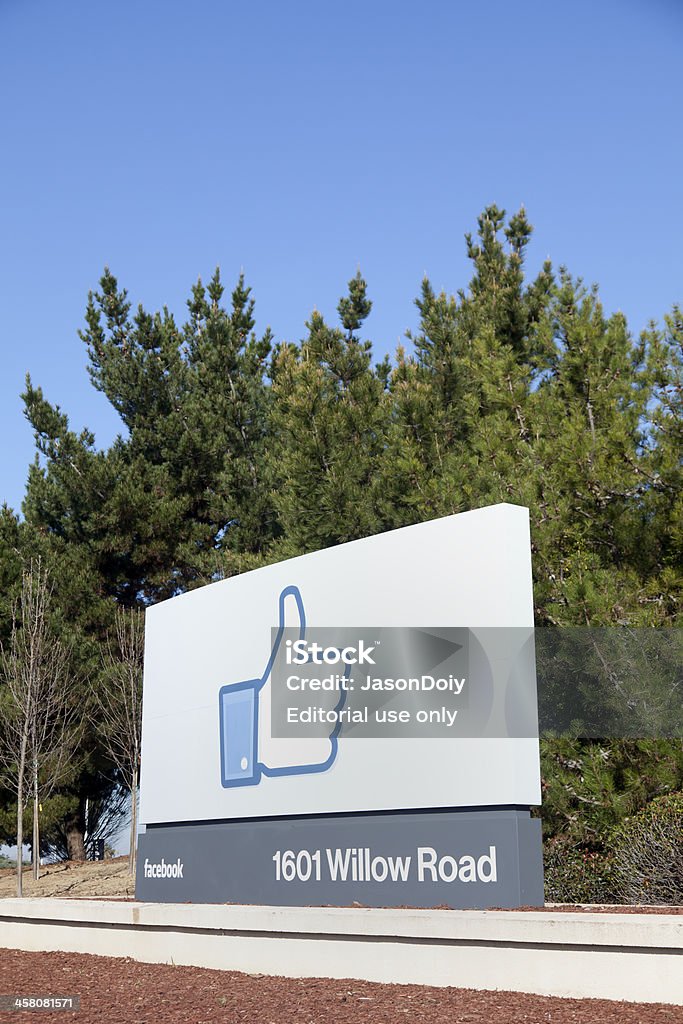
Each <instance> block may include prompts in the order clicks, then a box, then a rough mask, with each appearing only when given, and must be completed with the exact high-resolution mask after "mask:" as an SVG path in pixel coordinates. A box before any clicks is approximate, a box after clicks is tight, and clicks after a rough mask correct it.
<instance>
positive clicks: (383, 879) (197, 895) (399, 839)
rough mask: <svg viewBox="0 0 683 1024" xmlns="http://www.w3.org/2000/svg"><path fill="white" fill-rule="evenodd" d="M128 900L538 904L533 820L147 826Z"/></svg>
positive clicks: (520, 816)
mask: <svg viewBox="0 0 683 1024" xmlns="http://www.w3.org/2000/svg"><path fill="white" fill-rule="evenodd" d="M135 894H136V897H137V898H138V899H139V900H143V901H145V902H152V903H186V902H191V903H241V904H259V905H265V906H337V907H344V906H352V905H358V904H360V905H362V906H367V907H453V908H461V909H469V908H476V907H480V908H487V907H488V908H492V907H505V908H511V907H521V906H542V905H543V858H542V846H541V823H540V821H538V820H536V819H532V818H531V817H530V814H529V811H528V810H525V809H519V808H496V809H493V808H491V809H487V808H481V809H476V810H446V811H404V812H396V813H394V812H392V813H382V814H358V815H331V816H320V817H311V818H303V817H302V818H287V819H258V820H246V821H245V820H240V821H227V822H197V823H196V824H183V825H155V826H148V827H147V830H146V832H145V833H143V834H142V835H141V836H140V837H139V846H138V862H137V878H136V885H135Z"/></svg>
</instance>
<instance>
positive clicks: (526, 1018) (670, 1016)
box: [0, 950, 683, 1024]
mask: <svg viewBox="0 0 683 1024" xmlns="http://www.w3.org/2000/svg"><path fill="white" fill-rule="evenodd" d="M0 994H1V995H27V996H31V995H32V996H39V995H53V996H57V995H59V996H66V995H78V996H80V999H81V1008H80V1010H79V1011H77V1012H68V1011H62V1012H57V1013H54V1012H50V1011H40V1012H35V1011H34V1012H31V1011H16V1012H10V1013H0V1020H2V1021H10V1020H11V1021H14V1022H17V1024H18V1022H20V1021H22V1020H26V1018H29V1019H33V1020H37V1021H39V1022H41V1024H50V1022H53V1021H54V1022H61V1024H66V1022H67V1021H68V1020H73V1021H74V1022H75V1024H159V1022H163V1024H176V1022H181V1021H183V1022H192V1024H213V1022H225V1024H352V1022H353V1024H396V1022H397V1021H399V1022H400V1021H411V1022H412V1021H416V1022H418V1024H465V1022H467V1024H476V1022H480V1024H484V1022H491V1024H522V1022H523V1024H547V1022H551V1024H608V1022H610V1024H611V1022H615V1024H616V1022H619V1024H660V1022H661V1024H664V1022H667V1024H668V1022H671V1024H673V1022H676V1024H683V1007H675V1006H664V1005H660V1004H642V1003H621V1002H610V1001H607V1000H603V999H555V998H550V997H548V996H530V995H523V994H521V993H518V992H475V991H472V990H470V989H456V988H429V987H427V986H425V985H378V984H375V983H371V982H364V981H353V980H345V981H332V980H329V979H321V978H313V979H311V978H306V979H301V980H298V979H297V980H292V979H288V978H273V977H268V976H265V975H248V974H236V973H234V972H232V971H209V970H204V969H203V968H196V967H174V966H169V965H165V964H143V963H138V962H136V961H134V960H123V959H113V958H110V957H99V956H87V955H83V954H77V953H24V952H19V951H18V950H0Z"/></svg>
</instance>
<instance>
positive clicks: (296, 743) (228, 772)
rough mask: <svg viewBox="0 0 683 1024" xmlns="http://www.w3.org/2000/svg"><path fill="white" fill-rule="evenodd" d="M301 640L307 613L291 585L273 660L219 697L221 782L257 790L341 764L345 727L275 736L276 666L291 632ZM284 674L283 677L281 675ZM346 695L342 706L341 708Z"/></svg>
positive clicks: (282, 597)
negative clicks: (265, 782) (264, 783)
mask: <svg viewBox="0 0 683 1024" xmlns="http://www.w3.org/2000/svg"><path fill="white" fill-rule="evenodd" d="M286 628H287V630H288V636H289V637H292V635H293V633H292V628H294V629H295V631H296V635H297V637H298V639H299V640H304V639H305V636H306V613H305V611H304V603H303V600H302V598H301V593H300V591H299V588H298V587H285V589H284V590H283V591H282V593H281V594H280V598H279V602H278V627H277V633H276V635H275V639H274V641H273V648H272V650H271V652H270V657H269V658H268V661H267V663H266V667H265V669H264V671H263V674H262V675H261V676H260V677H258V678H257V679H247V680H245V681H244V682H241V683H230V684H228V685H227V686H222V687H221V689H220V691H219V695H218V703H219V714H220V753H221V783H222V785H223V786H224V787H225V788H226V789H227V788H230V787H234V786H257V785H258V784H259V783H260V781H261V779H262V778H263V777H264V776H265V777H266V778H278V777H280V776H286V775H311V774H314V773H318V772H325V771H327V770H328V768H330V767H331V766H332V765H333V764H334V761H335V758H336V756H337V749H338V737H339V729H340V725H336V726H335V728H334V730H333V731H332V732H331V734H330V735H329V737H322V738H320V737H314V738H310V739H309V738H305V739H301V738H298V739H280V738H275V737H273V736H272V731H271V713H272V706H271V701H272V688H273V685H274V683H273V667H274V665H275V664H276V662H277V660H278V657H279V655H280V648H281V645H282V639H283V635H284V632H285V629H286ZM278 675H281V673H279V674H278ZM345 697H346V694H345V692H342V695H341V697H340V699H339V703H338V705H337V710H341V707H342V705H343V703H344V700H345Z"/></svg>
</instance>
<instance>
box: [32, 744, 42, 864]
mask: <svg viewBox="0 0 683 1024" xmlns="http://www.w3.org/2000/svg"><path fill="white" fill-rule="evenodd" d="M31 847H32V849H31V860H32V861H33V877H34V879H35V880H36V881H38V878H39V877H40V825H39V823H38V765H37V764H34V765H33V839H32V841H31Z"/></svg>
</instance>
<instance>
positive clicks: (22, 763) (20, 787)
mask: <svg viewBox="0 0 683 1024" xmlns="http://www.w3.org/2000/svg"><path fill="white" fill-rule="evenodd" d="M26 743H27V736H26V733H24V735H23V736H22V738H21V753H20V755H19V777H18V779H17V896H23V894H24V885H23V883H24V880H23V877H22V874H21V869H22V853H21V848H22V846H23V845H24V773H25V771H26Z"/></svg>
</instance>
